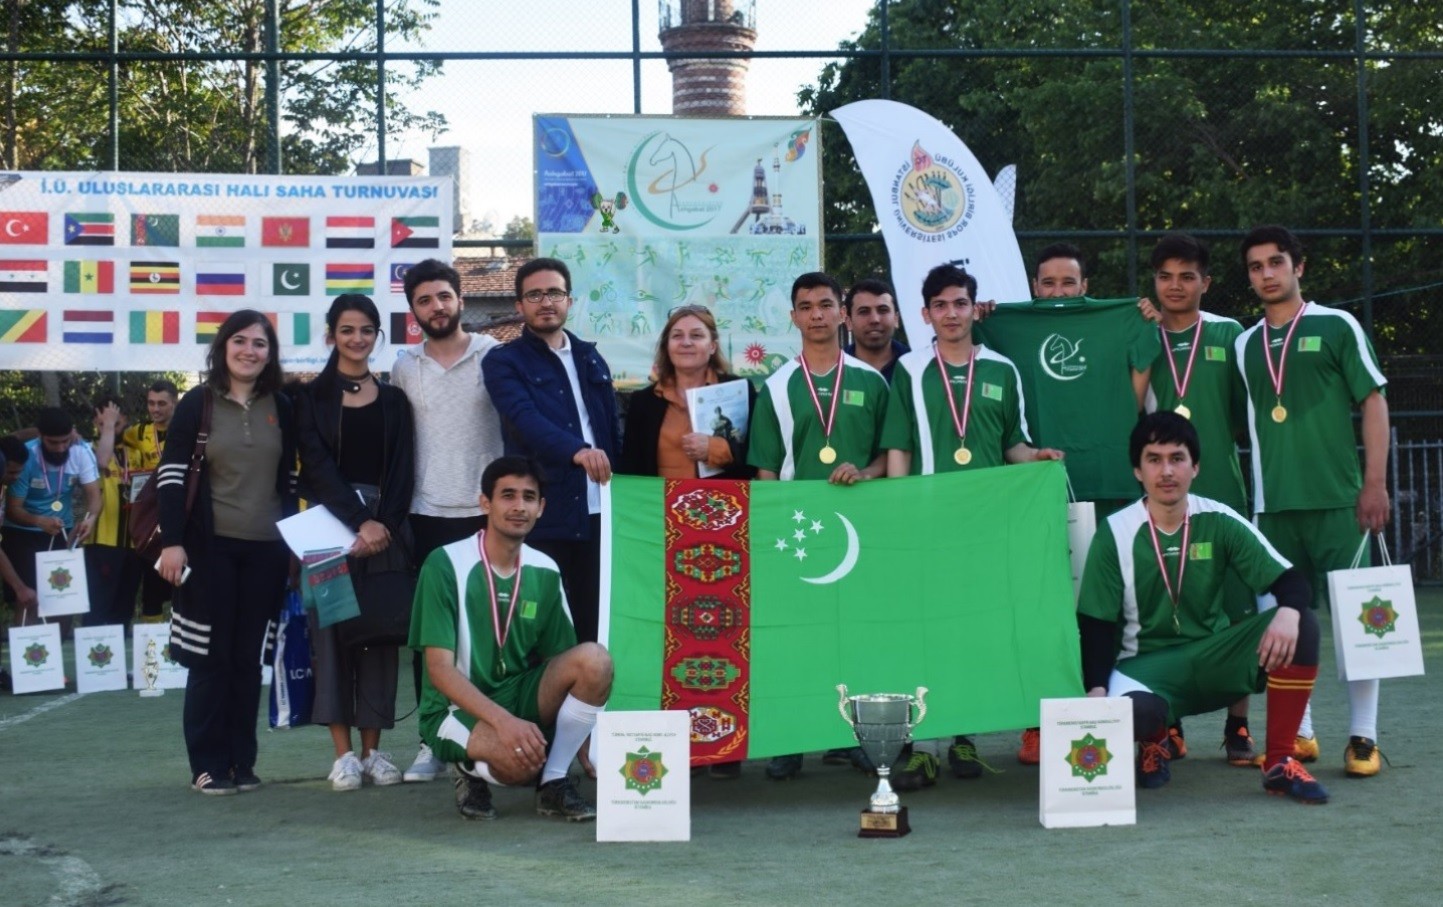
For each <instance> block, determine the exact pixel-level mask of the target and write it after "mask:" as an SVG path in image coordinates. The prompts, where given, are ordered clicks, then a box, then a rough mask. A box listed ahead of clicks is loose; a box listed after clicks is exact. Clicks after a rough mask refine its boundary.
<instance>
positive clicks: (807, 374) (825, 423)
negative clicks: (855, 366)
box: [797, 350, 845, 445]
mask: <svg viewBox="0 0 1443 907" xmlns="http://www.w3.org/2000/svg"><path fill="white" fill-rule="evenodd" d="M797 361H798V362H800V363H801V364H802V377H803V378H805V379H806V382H807V393H809V394H811V395H812V408H813V409H814V410H816V412H817V418H818V419H819V420H821V423H822V437H823V438H824V439H825V440H826V443H827V444H828V445H830V444H831V443H832V424H833V422H835V421H836V418H837V401H838V400H840V399H841V398H842V369H843V368H844V367H845V366H844V363H843V359H842V352H841V350H838V351H837V377H836V380H835V381H833V382H832V407H831V411H830V412H828V413H827V414H826V415H825V416H824V415H822V400H821V398H820V397H818V396H817V386H816V385H815V384H813V383H812V370H811V369H810V368H808V367H807V360H806V359H805V358H803V357H802V356H798V357H797Z"/></svg>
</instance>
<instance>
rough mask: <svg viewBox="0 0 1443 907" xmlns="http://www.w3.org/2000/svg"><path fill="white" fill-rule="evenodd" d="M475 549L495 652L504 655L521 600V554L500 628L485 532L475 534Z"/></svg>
mask: <svg viewBox="0 0 1443 907" xmlns="http://www.w3.org/2000/svg"><path fill="white" fill-rule="evenodd" d="M476 549H477V550H478V551H480V552H481V563H482V565H483V566H485V568H486V594H487V595H488V596H489V597H490V599H491V632H492V633H493V634H494V635H495V636H496V650H497V652H502V653H504V650H505V648H506V640H507V639H509V638H510V636H511V619H512V618H514V617H515V616H516V603H517V602H519V601H520V600H521V552H519V551H518V552H516V572H515V573H514V574H512V576H513V578H514V582H513V583H512V586H511V608H510V610H509V611H507V613H506V627H505V629H504V630H503V629H502V627H501V609H500V607H498V606H497V596H496V576H495V574H493V573H492V572H491V559H490V558H488V557H487V556H486V530H485V529H482V530H481V531H480V532H479V533H477V534H476ZM501 673H503V674H505V673H506V656H505V654H502V655H501Z"/></svg>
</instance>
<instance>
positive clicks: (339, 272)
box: [326, 262, 376, 296]
mask: <svg viewBox="0 0 1443 907" xmlns="http://www.w3.org/2000/svg"><path fill="white" fill-rule="evenodd" d="M375 291H376V266H375V265H373V264H371V263H370V262H363V263H359V264H327V265H326V295H327V296H340V295H342V294H345V293H366V294H368V295H369V294H371V293H374V292H375Z"/></svg>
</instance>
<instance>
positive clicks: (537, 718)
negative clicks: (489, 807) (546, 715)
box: [421, 661, 555, 762]
mask: <svg viewBox="0 0 1443 907" xmlns="http://www.w3.org/2000/svg"><path fill="white" fill-rule="evenodd" d="M548 664H550V661H543V662H542V663H541V664H539V665H537V666H536V667H534V668H529V669H528V670H525V671H522V672H521V673H520V674H515V675H512V676H511V677H508V678H506V680H505V681H504V682H503V683H502V684H501V685H500V686H498V687H497V688H496V689H494V690H490V691H483V692H485V693H486V695H487V696H488V697H490V699H491V701H492V702H494V703H496V704H497V705H499V706H501V707H502V708H503V709H505V710H506V711H508V712H510V713H511V714H512V715H515V716H516V717H517V718H520V719H521V720H523V721H530V722H532V723H534V724H536V725H537V726H538V727H540V728H541V733H542V734H544V735H546V742H547V743H548V744H549V743H550V742H551V737H552V734H553V733H554V732H555V727H554V726H548V725H545V724H542V723H541V709H540V707H539V703H538V701H537V697H538V695H539V694H540V692H541V676H542V675H543V674H545V673H546V666H547V665H548ZM474 727H476V717H475V716H474V715H469V714H467V713H466V712H463V711H461V710H460V709H458V708H455V707H454V706H453V707H452V708H451V709H449V710H447V711H445V712H442V713H440V714H439V715H435V716H431V717H429V718H427V719H424V720H422V722H421V739H422V740H424V741H426V745H427V746H429V747H431V752H432V754H433V755H435V757H436V758H437V759H440V760H441V761H442V762H465V761H467V756H466V741H467V740H468V739H469V738H470V736H471V729H472V728H474Z"/></svg>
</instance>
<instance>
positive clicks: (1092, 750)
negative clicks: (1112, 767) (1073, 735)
mask: <svg viewBox="0 0 1443 907" xmlns="http://www.w3.org/2000/svg"><path fill="white" fill-rule="evenodd" d="M1111 761H1112V753H1109V752H1108V751H1107V741H1106V740H1099V739H1097V738H1096V737H1094V736H1092V735H1091V734H1087V735H1085V736H1084V737H1083V738H1082V739H1081V740H1074V741H1072V750H1071V751H1070V752H1069V753H1068V754H1067V764H1068V765H1070V766H1072V777H1074V778H1083V779H1085V780H1086V781H1087V783H1089V784H1091V783H1092V781H1093V779H1094V778H1097V777H1098V776H1100V775H1105V774H1107V763H1109V762H1111Z"/></svg>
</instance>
